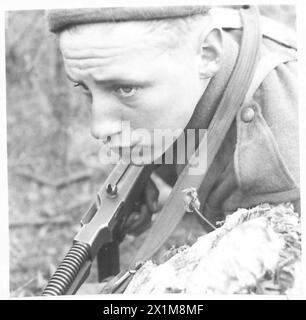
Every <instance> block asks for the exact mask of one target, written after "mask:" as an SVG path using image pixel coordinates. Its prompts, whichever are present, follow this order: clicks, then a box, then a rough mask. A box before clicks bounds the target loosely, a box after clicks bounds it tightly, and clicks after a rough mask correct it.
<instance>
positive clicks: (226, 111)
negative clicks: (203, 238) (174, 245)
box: [102, 6, 261, 293]
mask: <svg viewBox="0 0 306 320" xmlns="http://www.w3.org/2000/svg"><path fill="white" fill-rule="evenodd" d="M240 15H241V21H242V25H243V31H242V39H241V45H240V50H239V54H238V58H237V62H236V65H235V67H234V70H233V72H232V74H231V77H230V79H229V82H228V85H227V87H226V89H225V91H224V94H223V96H222V99H221V101H220V104H219V106H218V108H217V110H216V112H215V114H214V117H213V119H212V121H211V122H210V125H209V127H208V130H207V131H206V134H205V135H204V137H203V138H202V139H201V141H200V143H199V146H198V149H197V150H196V152H195V153H194V154H193V155H191V157H190V159H189V161H188V163H187V164H186V166H185V167H184V169H183V171H182V172H181V174H180V176H179V177H178V179H177V181H176V183H175V185H174V187H173V189H172V192H171V193H170V195H169V197H168V199H167V202H166V203H165V205H164V207H163V209H162V210H161V212H160V213H159V214H158V216H157V219H156V221H155V222H154V224H153V226H152V228H151V229H150V231H149V234H148V236H147V238H146V239H145V241H144V243H143V244H142V246H141V247H140V249H139V251H138V252H137V254H136V256H135V258H134V259H133V261H132V263H131V265H130V270H129V271H122V272H120V273H119V274H118V275H117V276H116V277H115V278H114V279H113V280H112V281H111V282H110V283H108V285H107V286H106V287H105V289H104V290H103V291H102V293H121V292H123V291H124V289H125V288H126V286H127V285H128V283H129V282H130V280H131V279H132V275H133V273H134V272H135V269H137V268H139V266H140V265H141V263H142V262H143V261H146V260H148V259H149V258H150V257H152V255H154V253H156V252H157V251H158V250H159V249H160V248H161V246H162V245H163V244H164V243H165V241H166V240H167V239H168V237H169V236H170V235H171V234H172V232H173V231H174V229H175V228H176V227H177V225H178V224H179V222H180V221H181V219H182V217H183V215H184V214H185V207H184V203H183V201H182V198H183V194H182V190H184V189H185V188H188V187H194V188H196V189H198V188H199V187H200V186H201V185H202V184H204V185H205V179H206V176H207V172H208V170H209V168H210V166H211V164H212V162H213V161H214V158H215V156H216V154H217V152H218V150H219V148H220V146H221V144H222V142H223V140H224V138H225V136H226V134H227V132H228V130H229V128H230V126H231V124H232V122H233V121H234V119H235V116H236V113H237V111H238V110H239V108H240V106H241V105H242V104H243V102H244V100H245V97H246V94H247V92H248V89H249V87H250V85H251V82H252V79H253V76H254V73H255V70H256V66H257V63H258V59H259V49H260V43H261V31H260V25H259V13H258V10H257V8H256V7H254V6H250V7H248V8H246V9H241V10H240ZM203 148H204V150H206V151H207V166H206V168H207V169H206V170H205V172H203V173H201V174H198V175H190V174H189V169H190V167H192V166H193V164H194V161H195V159H196V157H197V155H198V154H201V153H200V150H203Z"/></svg>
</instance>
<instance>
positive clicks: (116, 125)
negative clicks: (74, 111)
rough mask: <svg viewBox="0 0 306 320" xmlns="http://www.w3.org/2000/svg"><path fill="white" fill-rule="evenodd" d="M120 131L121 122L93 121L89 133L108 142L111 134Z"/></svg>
mask: <svg viewBox="0 0 306 320" xmlns="http://www.w3.org/2000/svg"><path fill="white" fill-rule="evenodd" d="M120 131H121V122H117V121H116V122H115V121H102V122H98V121H93V123H92V125H91V135H92V136H93V137H94V138H96V139H100V140H103V141H105V142H106V141H108V142H110V140H111V136H113V135H115V134H117V133H119V132H120Z"/></svg>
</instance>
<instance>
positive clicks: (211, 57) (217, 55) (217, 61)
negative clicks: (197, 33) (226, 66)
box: [199, 28, 222, 79]
mask: <svg viewBox="0 0 306 320" xmlns="http://www.w3.org/2000/svg"><path fill="white" fill-rule="evenodd" d="M199 51H200V52H199V59H200V61H199V73H200V77H201V78H202V79H207V78H211V77H213V76H214V75H215V74H216V73H217V72H218V70H219V69H220V66H221V60H222V59H221V58H222V32H221V30H220V29H218V28H214V29H212V30H210V31H209V32H208V33H206V34H205V35H202V37H201V40H200V44H199Z"/></svg>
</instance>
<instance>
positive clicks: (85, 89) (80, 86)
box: [73, 82, 90, 94]
mask: <svg viewBox="0 0 306 320" xmlns="http://www.w3.org/2000/svg"><path fill="white" fill-rule="evenodd" d="M73 86H74V87H79V88H81V90H82V91H83V92H84V93H86V94H90V90H89V88H88V87H87V86H86V85H85V84H84V83H80V82H75V83H74V84H73Z"/></svg>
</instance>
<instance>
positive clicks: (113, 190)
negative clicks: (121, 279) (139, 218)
mask: <svg viewBox="0 0 306 320" xmlns="http://www.w3.org/2000/svg"><path fill="white" fill-rule="evenodd" d="M153 169H154V165H147V166H135V165H132V164H124V163H119V164H117V165H116V166H115V167H114V169H113V170H112V172H111V173H110V175H109V176H108V178H107V179H106V181H105V183H104V184H103V186H102V188H101V189H100V191H99V192H98V193H97V196H96V199H95V201H94V202H93V203H92V204H91V206H90V207H89V209H88V210H87V212H86V214H85V215H84V217H83V218H82V219H81V229H80V231H79V232H78V233H77V235H76V236H75V238H74V240H73V244H72V247H71V249H70V250H69V251H68V253H67V254H66V256H65V257H64V259H63V260H62V262H61V263H60V265H59V266H58V268H57V270H56V271H55V273H54V274H53V276H52V277H51V279H50V280H49V282H48V284H47V286H46V288H45V289H44V291H43V293H42V295H43V296H56V295H66V294H67V295H69V294H70V295H71V294H75V293H76V292H77V290H78V289H79V288H80V286H81V285H82V284H83V283H84V281H85V280H86V279H87V278H88V276H89V274H90V269H91V265H92V263H93V261H94V259H95V258H96V257H97V262H98V278H99V281H102V280H103V279H105V278H107V277H109V276H112V275H116V274H117V273H119V271H120V270H119V269H120V267H119V244H120V242H121V241H122V240H123V238H124V236H125V234H124V233H125V232H124V225H125V222H126V220H127V218H128V217H129V215H130V213H131V212H132V211H133V208H134V207H135V203H136V201H138V200H139V197H140V196H141V194H142V192H143V191H144V189H145V186H146V183H147V181H148V179H149V177H150V175H151V173H152V171H153Z"/></svg>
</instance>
